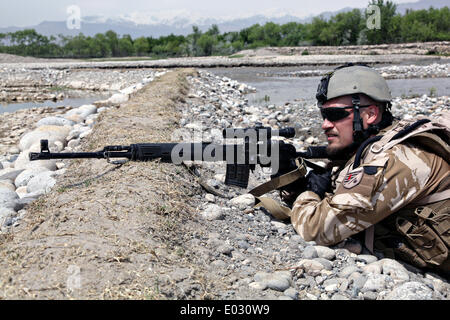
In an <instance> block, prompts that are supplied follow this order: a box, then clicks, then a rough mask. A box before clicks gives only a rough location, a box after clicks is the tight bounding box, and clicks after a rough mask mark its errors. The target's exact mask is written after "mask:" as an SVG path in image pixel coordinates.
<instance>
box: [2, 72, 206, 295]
mask: <svg viewBox="0 0 450 320" xmlns="http://www.w3.org/2000/svg"><path fill="white" fill-rule="evenodd" d="M193 73H194V71H193V70H185V69H181V70H175V71H172V72H169V73H167V74H165V75H164V76H163V77H161V78H160V79H158V80H156V81H154V82H152V83H150V84H149V85H147V86H146V87H145V88H143V89H142V90H141V91H139V92H138V93H137V94H136V95H135V96H134V97H132V99H130V101H129V102H128V103H126V104H125V105H122V106H121V107H120V108H118V109H110V110H108V111H107V112H105V113H102V114H101V116H100V117H99V119H98V122H97V124H96V126H95V128H94V130H93V133H92V134H91V135H90V136H89V137H87V138H86V139H85V140H84V141H83V143H82V149H83V150H87V151H93V150H99V149H102V148H103V146H105V145H119V144H120V145H125V144H131V143H141V142H168V141H169V138H170V136H169V135H168V133H170V132H171V131H172V130H174V129H176V128H178V121H179V114H178V113H177V104H179V103H180V102H182V101H183V99H184V96H185V94H186V93H187V90H188V86H187V82H186V76H187V75H192V74H193ZM199 192H200V188H199V187H198V186H197V185H195V184H194V179H193V178H192V177H191V176H190V175H189V173H188V172H187V171H186V170H185V169H183V168H182V167H176V166H174V165H172V164H166V163H159V162H158V161H152V162H145V163H143V162H141V163H139V162H128V163H126V164H124V165H122V166H120V167H116V166H115V165H113V164H109V163H107V162H106V161H105V160H93V159H92V160H75V161H71V164H70V165H69V166H68V168H67V172H66V174H65V175H64V176H63V177H62V178H60V179H59V180H58V183H57V185H56V186H55V188H54V189H53V191H52V192H51V193H50V194H48V195H45V196H43V197H41V198H40V199H39V200H37V201H35V202H34V203H33V204H31V205H30V206H29V208H28V209H27V216H26V218H25V219H24V220H23V222H22V223H21V225H20V226H19V227H18V228H16V229H15V230H14V232H13V233H12V234H8V235H3V236H2V237H1V238H0V256H1V257H2V259H1V261H0V268H1V270H2V272H1V274H0V298H4V299H11V298H12V299H72V298H77V299H163V298H165V295H163V294H162V293H161V291H160V289H161V287H166V290H170V289H167V288H170V286H173V284H174V283H173V282H171V281H170V280H167V279H166V280H164V277H162V275H164V274H165V273H166V272H168V271H169V270H171V268H172V267H173V266H174V264H176V265H177V266H187V267H189V268H191V269H192V270H193V275H192V279H198V280H195V281H198V283H200V284H201V287H202V288H204V290H203V292H201V293H200V295H201V296H203V297H207V296H208V294H207V285H206V282H205V280H204V279H203V276H202V275H201V273H202V272H201V271H200V270H198V267H197V266H195V265H194V264H193V262H192V261H193V259H192V253H190V252H189V249H188V248H186V247H185V237H186V233H187V230H185V224H186V222H187V221H188V220H191V219H192V213H193V211H194V209H193V208H192V207H191V206H190V204H189V198H190V197H191V196H192V195H194V194H198V193H199ZM73 267H74V268H75V270H78V273H77V274H75V275H74V274H73V273H72V271H71V270H72V269H73ZM74 276H76V277H77V278H73V277H74ZM73 279H79V280H80V286H79V287H77V286H75V288H74V287H73V286H71V285H70V283H71V282H70V281H72V280H73ZM193 281H194V280H193ZM71 288H72V289H71Z"/></svg>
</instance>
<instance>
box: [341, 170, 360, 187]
mask: <svg viewBox="0 0 450 320" xmlns="http://www.w3.org/2000/svg"><path fill="white" fill-rule="evenodd" d="M363 175H364V168H363V167H359V168H356V169H354V170H351V167H350V168H349V170H348V172H347V174H346V175H345V177H344V180H343V181H342V186H343V187H344V188H346V189H352V188H353V187H356V186H357V185H358V184H359V183H360V182H361V180H362V177H363Z"/></svg>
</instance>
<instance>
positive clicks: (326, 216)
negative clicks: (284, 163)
mask: <svg viewBox="0 0 450 320" xmlns="http://www.w3.org/2000/svg"><path fill="white" fill-rule="evenodd" d="M362 167H363V168H360V171H361V172H362V176H359V179H356V180H354V181H353V183H352V181H350V180H351V179H349V177H351V175H349V173H352V170H351V167H350V166H347V167H346V168H344V170H342V171H341V173H340V174H339V177H338V178H337V179H336V188H335V190H334V193H333V194H332V195H327V196H326V197H325V198H324V199H323V200H321V199H320V198H319V196H318V195H316V194H315V193H313V192H311V191H306V192H303V193H301V194H300V195H299V196H298V197H297V199H296V201H295V203H294V206H293V208H292V211H291V215H290V218H291V222H292V224H293V226H294V228H295V230H296V231H297V232H298V234H299V235H300V236H302V237H303V238H304V239H305V240H307V241H311V240H314V241H316V242H317V243H318V244H322V245H332V244H336V243H338V242H340V241H342V240H344V239H346V238H348V237H350V236H352V235H353V234H356V233H358V232H360V231H363V230H364V229H366V228H368V227H369V226H371V225H373V224H376V223H378V222H379V221H381V220H383V219H384V218H386V217H387V216H389V215H390V214H392V213H394V212H396V211H398V210H399V209H400V208H402V207H404V206H405V205H407V204H409V203H411V202H412V201H413V200H415V199H417V200H420V198H422V197H424V196H427V195H428V194H430V193H432V192H437V191H441V189H442V188H448V183H447V185H445V183H446V182H448V180H449V175H450V167H449V164H448V163H447V162H446V161H445V160H443V159H442V158H440V157H438V156H436V155H434V154H431V153H428V152H424V151H422V150H421V149H418V148H416V147H414V146H412V145H408V144H399V145H396V146H394V147H393V148H391V149H390V150H387V151H385V152H382V153H380V154H379V155H377V156H376V157H375V158H373V160H371V161H370V162H369V163H365V164H363V165H362ZM349 168H350V169H349ZM344 179H345V180H344Z"/></svg>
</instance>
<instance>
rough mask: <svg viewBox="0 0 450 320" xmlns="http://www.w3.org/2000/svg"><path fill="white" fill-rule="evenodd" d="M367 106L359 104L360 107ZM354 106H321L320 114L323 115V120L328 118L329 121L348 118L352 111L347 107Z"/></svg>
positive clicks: (351, 107)
mask: <svg viewBox="0 0 450 320" xmlns="http://www.w3.org/2000/svg"><path fill="white" fill-rule="evenodd" d="M369 106H370V105H367V106H359V107H360V108H366V107H369ZM353 108H354V107H353V106H344V107H329V108H322V107H321V108H320V114H321V115H322V118H323V120H325V119H327V120H328V121H331V122H334V121H339V120H342V119H345V118H347V117H348V116H349V115H350V112H349V111H347V110H346V109H353Z"/></svg>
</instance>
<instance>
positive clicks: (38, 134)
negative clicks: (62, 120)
mask: <svg viewBox="0 0 450 320" xmlns="http://www.w3.org/2000/svg"><path fill="white" fill-rule="evenodd" d="M70 130H71V127H69V126H52V125H43V126H40V127H39V128H36V129H35V130H33V131H30V132H28V133H26V134H25V135H24V136H23V137H22V138H21V139H20V142H19V148H20V150H21V151H23V150H27V149H29V148H30V147H31V146H32V145H33V144H35V143H37V142H39V141H40V140H42V139H47V140H48V143H49V146H51V145H52V144H53V143H54V142H55V141H60V142H62V143H63V144H64V143H65V139H66V137H67V135H68V134H69V132H70Z"/></svg>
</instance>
